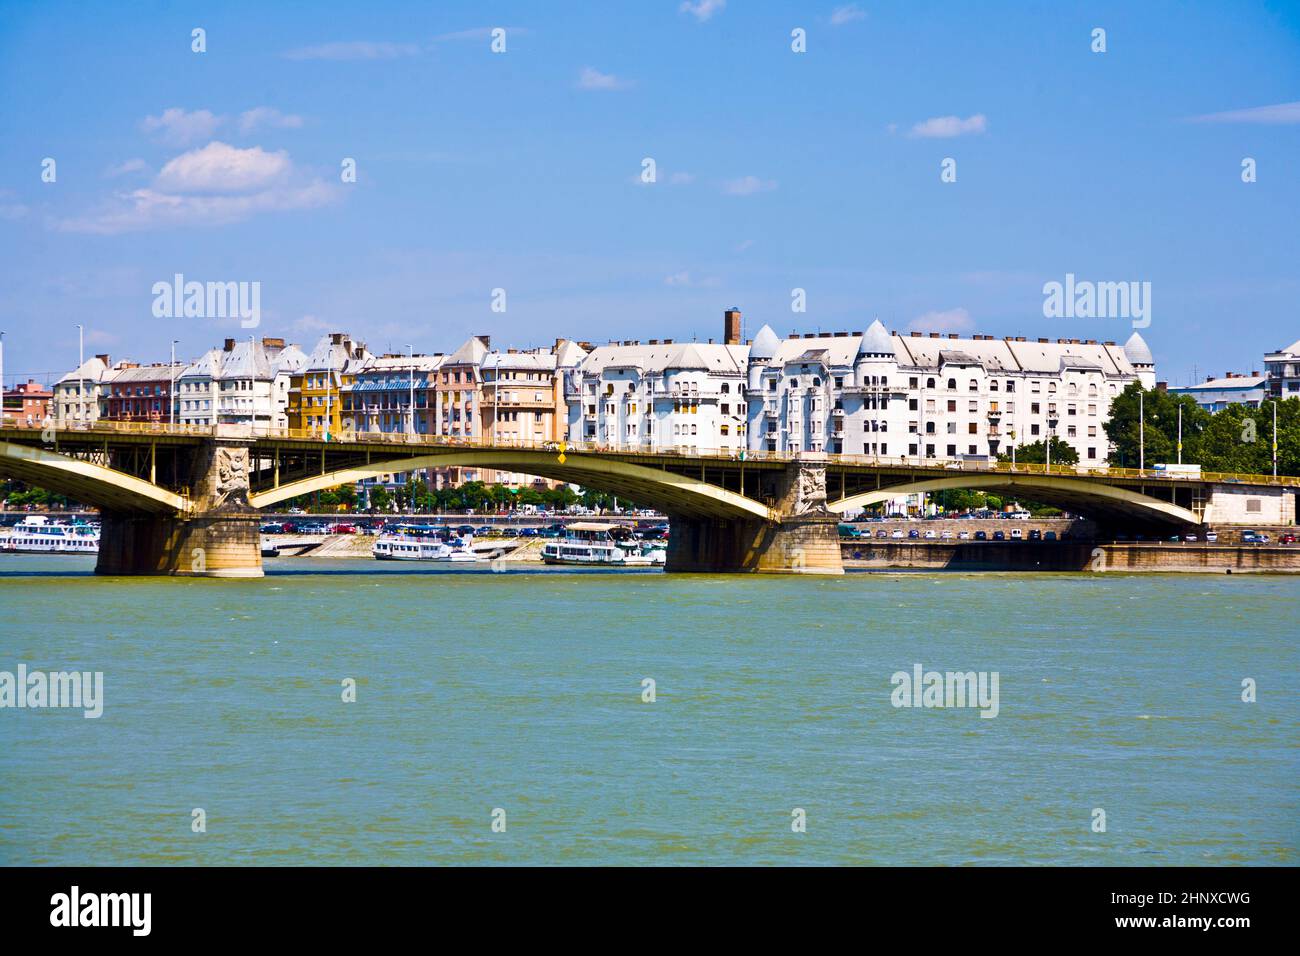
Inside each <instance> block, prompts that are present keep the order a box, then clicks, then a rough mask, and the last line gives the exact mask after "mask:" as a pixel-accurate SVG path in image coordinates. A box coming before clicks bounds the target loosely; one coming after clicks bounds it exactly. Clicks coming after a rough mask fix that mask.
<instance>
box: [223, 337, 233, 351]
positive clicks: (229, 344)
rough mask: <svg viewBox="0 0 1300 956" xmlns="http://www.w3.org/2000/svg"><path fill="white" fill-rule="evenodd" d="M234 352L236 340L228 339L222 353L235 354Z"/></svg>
mask: <svg viewBox="0 0 1300 956" xmlns="http://www.w3.org/2000/svg"><path fill="white" fill-rule="evenodd" d="M234 350H235V340H234V339H226V342H225V344H224V345H222V346H221V351H223V352H233V351H234Z"/></svg>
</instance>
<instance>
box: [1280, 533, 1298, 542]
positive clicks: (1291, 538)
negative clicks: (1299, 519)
mask: <svg viewBox="0 0 1300 956" xmlns="http://www.w3.org/2000/svg"><path fill="white" fill-rule="evenodd" d="M1277 543H1278V544H1295V543H1296V536H1295V535H1293V534H1284V535H1282V536H1281V537H1279V538H1278V539H1277Z"/></svg>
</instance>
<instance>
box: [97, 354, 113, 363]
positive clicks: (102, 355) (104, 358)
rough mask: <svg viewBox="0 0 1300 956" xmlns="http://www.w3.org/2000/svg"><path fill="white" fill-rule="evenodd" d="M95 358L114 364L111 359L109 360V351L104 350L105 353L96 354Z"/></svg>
mask: <svg viewBox="0 0 1300 956" xmlns="http://www.w3.org/2000/svg"><path fill="white" fill-rule="evenodd" d="M95 358H97V359H99V360H100V361H101V362H103V363H104V364H105V365H111V364H112V363H111V362H109V360H108V353H107V352H104V353H103V354H101V355H96V356H95Z"/></svg>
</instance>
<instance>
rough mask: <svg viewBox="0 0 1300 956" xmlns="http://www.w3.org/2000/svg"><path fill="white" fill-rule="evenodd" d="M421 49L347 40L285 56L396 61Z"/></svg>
mask: <svg viewBox="0 0 1300 956" xmlns="http://www.w3.org/2000/svg"><path fill="white" fill-rule="evenodd" d="M419 52H420V47H419V46H418V45H417V44H415V43H387V42H384V41H372V40H347V41H340V42H337V43H322V44H320V45H318V46H305V47H300V48H298V49H296V50H289V51H288V52H287V53H285V54H283V56H284V58H285V59H287V60H395V59H397V58H398V57H403V56H415V55H416V54H417V53H419Z"/></svg>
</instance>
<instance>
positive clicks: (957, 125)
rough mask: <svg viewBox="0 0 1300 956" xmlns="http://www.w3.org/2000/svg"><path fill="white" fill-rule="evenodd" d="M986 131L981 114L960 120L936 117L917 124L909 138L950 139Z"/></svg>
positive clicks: (984, 118)
mask: <svg viewBox="0 0 1300 956" xmlns="http://www.w3.org/2000/svg"><path fill="white" fill-rule="evenodd" d="M987 129H988V119H987V118H986V117H985V116H984V114H983V113H976V114H975V115H974V116H970V117H967V118H966V119H962V118H961V117H960V116H936V117H934V118H933V119H928V120H925V121H923V122H920V123H917V124H916V125H915V126H913V127H912V131H911V132H910V133H908V135H909V136H912V137H915V138H917V139H951V138H952V137H954V136H963V135H965V134H966V133H983V132H985V131H986V130H987Z"/></svg>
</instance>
